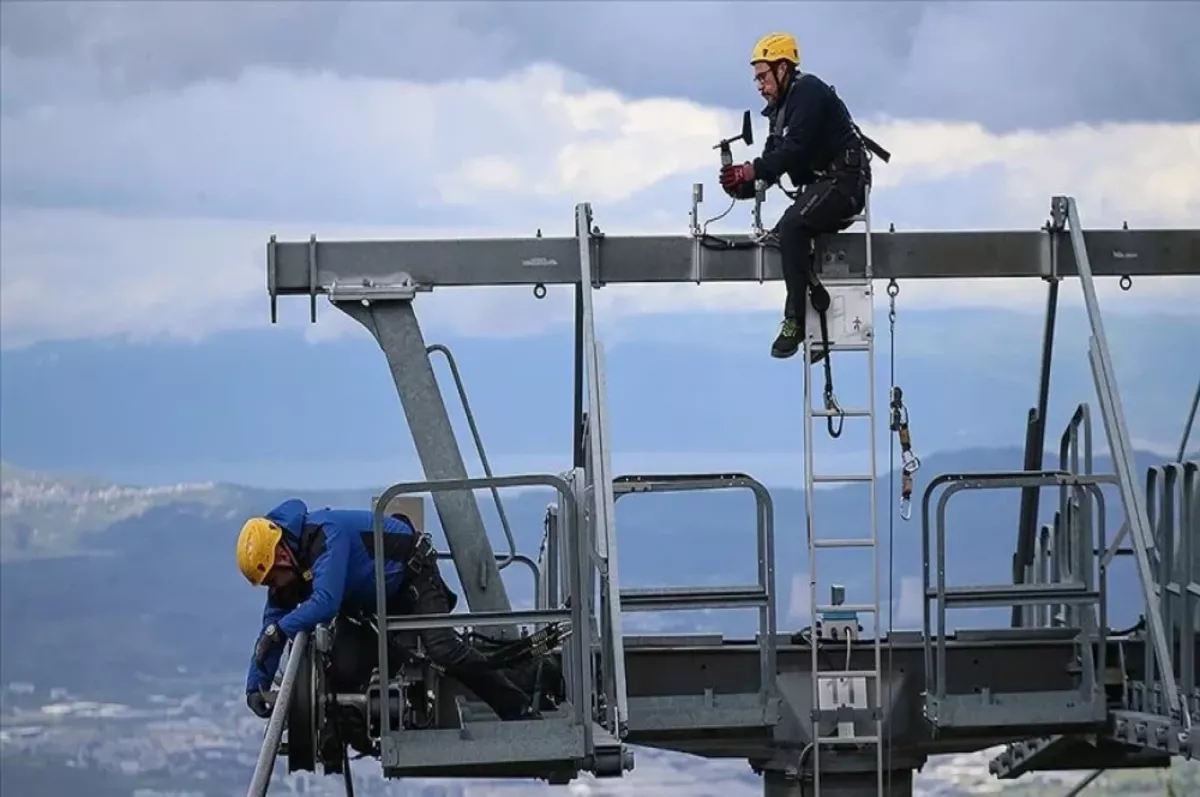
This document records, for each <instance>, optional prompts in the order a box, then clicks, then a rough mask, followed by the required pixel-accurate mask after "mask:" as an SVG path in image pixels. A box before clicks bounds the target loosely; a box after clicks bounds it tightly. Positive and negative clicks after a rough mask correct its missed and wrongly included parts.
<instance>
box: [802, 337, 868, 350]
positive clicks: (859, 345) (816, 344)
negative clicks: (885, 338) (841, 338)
mask: <svg viewBox="0 0 1200 797" xmlns="http://www.w3.org/2000/svg"><path fill="white" fill-rule="evenodd" d="M807 346H811V347H812V348H814V349H816V350H818V351H820V350H823V349H824V348H825V344H824V343H822V342H821V341H820V340H810V341H808V342H807ZM870 348H871V344H870V343H864V342H861V341H860V342H856V343H831V344H829V349H830V351H834V352H839V351H869V350H870Z"/></svg>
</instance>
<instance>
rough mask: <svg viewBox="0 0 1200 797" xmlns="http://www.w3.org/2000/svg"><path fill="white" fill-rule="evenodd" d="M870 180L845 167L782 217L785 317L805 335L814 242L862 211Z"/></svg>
mask: <svg viewBox="0 0 1200 797" xmlns="http://www.w3.org/2000/svg"><path fill="white" fill-rule="evenodd" d="M869 182H870V177H869V176H868V173H867V172H866V171H865V170H861V169H857V168H846V169H844V170H842V171H838V172H834V173H833V174H831V175H829V176H828V177H823V178H821V179H819V180H816V181H815V182H813V183H812V184H810V185H806V186H805V187H804V190H803V191H801V192H800V193H799V194H798V195H797V196H796V199H795V201H794V202H793V203H792V204H791V206H790V207H789V208H788V209H787V210H785V211H784V212H783V215H782V216H780V217H779V221H778V222H777V223H776V225H775V235H776V237H777V238H778V239H779V259H780V261H781V265H782V266H783V281H784V284H785V285H786V286H787V301H786V303H785V304H784V309H783V314H784V316H785V317H786V318H792V319H795V320H796V321H798V322H799V325H800V328H801V330H802V333H803V331H804V319H805V316H806V315H807V313H806V312H805V308H806V306H807V303H808V292H809V288H810V286H811V285H813V284H814V283H815V282H816V274H815V269H814V267H813V241H814V240H815V239H816V237H817V236H818V235H824V234H827V233H833V232H840V231H841V230H844V229H846V228H847V227H848V226H849V223H848V221H847V220H848V219H849V218H850V217H851V216H854V215H855V214H857V213H860V212H861V211H862V209H863V205H864V204H865V203H866V191H867V187H868V185H869Z"/></svg>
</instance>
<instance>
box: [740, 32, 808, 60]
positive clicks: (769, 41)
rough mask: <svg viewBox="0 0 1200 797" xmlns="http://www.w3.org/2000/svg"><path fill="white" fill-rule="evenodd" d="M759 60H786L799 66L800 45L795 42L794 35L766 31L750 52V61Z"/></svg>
mask: <svg viewBox="0 0 1200 797" xmlns="http://www.w3.org/2000/svg"><path fill="white" fill-rule="evenodd" d="M759 61H788V62H790V63H792V64H793V65H794V66H800V45H798V44H796V37H795V36H793V35H792V34H790V33H768V34H767V35H766V36H763V37H762V38H761V39H759V40H758V44H755V45H754V51H753V52H751V53H750V63H752V64H754V63H757V62H759Z"/></svg>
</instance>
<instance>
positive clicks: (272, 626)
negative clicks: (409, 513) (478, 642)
mask: <svg viewBox="0 0 1200 797" xmlns="http://www.w3.org/2000/svg"><path fill="white" fill-rule="evenodd" d="M373 528H374V524H373V515H372V513H371V512H370V511H368V510H360V509H319V510H314V511H309V509H308V507H307V506H306V505H305V504H304V502H303V501H300V500H299V499H294V498H293V499H290V500H287V501H284V502H283V503H282V504H280V505H279V506H277V507H275V508H274V509H272V510H271V511H270V512H269V513H267V515H266V516H265V517H255V518H251V519H250V520H248V521H246V523H245V525H244V526H243V527H242V532H241V535H240V536H239V537H238V543H237V561H238V567H239V568H240V569H241V571H242V574H243V575H244V576H245V577H246V578H247V580H249V581H250V583H251V584H253V585H254V586H266V587H267V590H268V592H267V601H266V607H265V609H264V610H263V628H262V631H261V632H260V634H259V637H258V640H257V642H256V643H255V646H254V655H253V657H252V658H251V662H250V670H249V673H248V675H247V679H246V703H247V705H248V706H249V707H250V710H251V711H253V712H254V713H255V714H257V715H258V716H260V717H263V718H266V717H269V716H270V714H271V708H272V707H271V706H270V704H269V698H268V696H267V694H266V691H267V689H268V687H269V686H270V684H271V682H272V681H273V680H274V678H275V672H276V670H277V669H278V667H279V660H280V658H281V656H282V654H283V647H284V644H285V643H286V641H287V640H289V639H291V638H292V637H294V636H295V635H296V634H298V633H299V632H301V631H308V632H310V633H311V632H312V631H313V630H314V629H315V628H316V627H317V626H318V625H321V624H329V623H330V622H331V621H332V620H333V619H334V618H335V617H338V616H339V615H340V616H343V617H364V616H366V617H372V618H373V617H374V615H375V607H376V598H375V560H374V553H375V545H374V531H373ZM383 530H384V552H385V557H386V561H385V562H384V574H385V575H384V579H385V588H386V591H387V597H388V606H387V613H388V614H393V615H398V614H448V613H449V612H451V611H452V610H453V603H454V602H456V601H457V596H455V595H454V593H453V592H451V591H450V589H449V588H448V587H447V586H446V583H445V582H444V581H443V580H442V577H441V573H440V572H439V570H438V562H437V553H436V551H435V550H434V548H433V546H432V545H431V544H430V540H429V537H428V535H426V534H423V533H421V532H418V531H416V530H415V529H414V528H413V526H412V525H411V524H410V523H409V522H408V521H407V520H406V519H404V518H403V516H392V517H387V518H385V519H384V527H383ZM339 625H340V623H339ZM380 625H382V624H380ZM419 633H420V636H421V640H422V642H423V643H424V645H425V653H426V655H427V656H428V657H429V659H430V660H432V661H433V662H434V663H435V664H437V665H439V666H440V667H441V668H442V669H443V670H445V672H446V674H447V675H449V676H451V677H452V678H454V679H456V680H458V681H459V682H460V683H461V684H462V685H463V686H465V687H467V688H468V689H470V690H471V691H472V692H474V693H475V694H476V695H477V696H478V697H479V699H481V700H483V701H484V702H485V703H487V704H488V705H489V706H491V708H492V710H493V711H495V712H496V714H497V715H499V717H500V718H501V719H504V720H515V719H527V718H531V716H530V715H531V714H532V710H531V707H530V703H531V701H530V698H529V696H528V695H527V694H526V693H525V692H524V691H523V690H522V689H520V688H519V687H518V686H516V685H515V684H514V683H513V682H512V681H511V680H510V679H509V678H508V677H507V676H506V675H505V674H504V673H503V672H501V671H498V670H496V669H494V668H492V667H491V666H490V664H489V662H488V661H487V659H486V658H485V656H484V655H483V654H482V653H480V652H479V651H478V650H477V649H475V648H474V647H471V646H470V645H468V644H467V643H466V642H465V641H463V639H462V638H461V637H460V636H459V635H458V634H457V633H456V632H455V630H454V629H452V628H440V629H429V630H423V631H421V632H419ZM341 636H342V634H341V633H340V631H339V632H337V633H336V634H335V643H334V649H335V654H334V655H335V658H337V657H338V653H339V651H338V648H339V647H344V646H342V645H339V644H338V641H339V640H337V637H341ZM375 639H376V637H375V635H374V634H373V633H372V634H371V635H370V637H369V638H368V639H366V640H365V641H364V637H363V635H362V634H361V633H358V634H355V633H350V634H349V635H348V636H347V640H348V641H347V643H346V644H348V645H353V646H354V647H356V648H359V647H361V648H363V649H362V650H345V651H342V652H343V653H344V655H343V656H342V658H343V659H344V660H351V661H354V660H357V661H358V662H360V663H366V664H367V665H368V666H367V668H366V672H365V673H364V674H363V679H362V680H363V683H362V685H361V686H362V688H365V679H366V678H367V677H369V675H370V672H371V670H373V669H374V667H375V666H376V664H377V661H378V655H377V653H376V651H377V644H376V642H375ZM351 640H352V641H351ZM390 660H391V657H389V661H390ZM397 663H398V662H397ZM355 669H361V667H356V668H355Z"/></svg>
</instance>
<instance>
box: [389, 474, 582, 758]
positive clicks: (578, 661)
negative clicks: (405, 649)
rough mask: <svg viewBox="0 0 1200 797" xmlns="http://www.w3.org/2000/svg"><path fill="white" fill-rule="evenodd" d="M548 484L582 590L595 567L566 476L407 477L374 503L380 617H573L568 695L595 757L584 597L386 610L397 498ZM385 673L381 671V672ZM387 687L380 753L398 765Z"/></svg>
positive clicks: (491, 622) (500, 621)
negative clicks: (500, 607)
mask: <svg viewBox="0 0 1200 797" xmlns="http://www.w3.org/2000/svg"><path fill="white" fill-rule="evenodd" d="M533 486H547V487H552V488H554V489H555V490H556V491H557V493H558V498H559V506H560V507H562V508H563V509H564V510H565V515H566V517H567V518H569V519H570V520H568V521H567V523H566V533H565V534H564V535H563V536H564V537H565V538H566V543H567V557H566V558H567V561H568V562H569V563H570V567H569V568H568V573H569V584H570V589H571V593H572V594H573V595H579V594H581V592H582V589H581V585H582V584H583V583H585V582H586V580H587V576H588V573H589V571H590V569H591V567H592V559H591V556H590V555H588V553H587V552H586V551H585V550H584V548H583V547H582V546H581V545H580V535H579V534H578V533H577V531H576V526H575V522H574V520H575V518H576V517H578V512H577V501H576V498H575V495H574V493H573V491H572V489H571V487H570V485H568V484H567V482H566V480H564V479H563V478H561V477H559V476H554V475H524V476H499V477H483V478H476V479H452V480H438V481H426V482H407V483H401V484H395V485H392V486H391V487H389V488H388V489H386V490H384V492H383V494H382V495H381V496H379V497H378V498H377V499H375V501H374V502H373V503H374V511H373V514H374V548H375V563H374V564H375V598H376V612H377V614H376V616H377V617H381V618H386V621H385V623H381V625H384V624H385V625H386V628H387V630H388V631H420V630H426V629H432V628H455V627H463V626H471V627H474V628H486V627H497V626H505V625H513V624H516V625H523V624H540V623H558V622H569V623H570V624H571V629H572V632H571V634H570V636H569V637H568V642H567V645H566V648H567V649H568V650H569V655H565V656H564V671H565V674H566V676H567V678H566V680H567V688H568V696H569V698H570V700H571V703H572V708H573V712H572V716H573V720H574V724H576V725H578V726H579V727H580V728H581V730H582V745H583V749H582V751H580V757H581V758H582V759H583V760H585V761H587V760H591V759H592V758H593V756H594V753H595V738H594V733H593V730H594V729H593V724H592V716H591V711H592V659H591V656H590V655H588V654H589V649H588V647H589V646H588V644H587V634H586V633H579V630H580V629H585V628H587V625H588V618H587V616H586V614H585V604H584V603H583V602H582V601H571V605H570V607H569V608H566V609H558V608H555V609H550V608H541V609H533V610H528V611H504V612H470V611H467V612H459V613H455V614H449V615H446V614H432V615H430V614H425V615H407V616H404V617H393V616H389V615H388V614H387V594H386V584H385V582H384V550H383V543H384V540H383V523H384V518H385V517H386V515H387V507H388V505H389V504H390V503H391V501H392V500H394V499H395V498H396V497H398V496H401V495H405V494H413V493H426V492H428V493H434V492H439V491H450V490H464V491H470V490H478V489H484V488H489V487H494V488H496V489H503V488H506V487H533ZM388 653H389V651H388V645H387V637H386V635H385V634H380V635H379V651H378V658H379V671H380V673H381V674H386V673H388V672H390V670H389V666H388ZM381 677H382V675H381ZM389 702H390V701H389V695H388V690H386V689H385V690H381V695H380V705H379V727H380V729H381V731H380V753H381V756H380V757H381V759H382V763H383V766H384V767H385V768H387V767H389V766H395V765H396V761H397V760H398V759H399V756H400V753H401V750H402V748H403V744H402V743H401V739H400V729H398V728H395V727H394V726H393V723H392V722H391V721H390V720H391V717H392V716H393V714H392V713H391V711H390V708H389V705H388V703H389Z"/></svg>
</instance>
